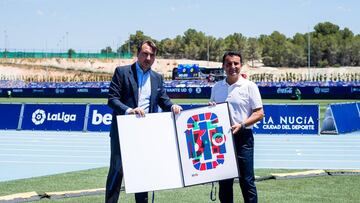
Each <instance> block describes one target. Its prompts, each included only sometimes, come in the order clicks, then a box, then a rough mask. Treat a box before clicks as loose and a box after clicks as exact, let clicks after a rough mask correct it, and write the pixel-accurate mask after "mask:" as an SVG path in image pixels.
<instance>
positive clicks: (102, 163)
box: [0, 161, 108, 166]
mask: <svg viewBox="0 0 360 203" xmlns="http://www.w3.org/2000/svg"><path fill="white" fill-rule="evenodd" d="M0 163H11V164H56V165H59V164H64V165H104V164H105V165H104V166H106V165H108V163H104V162H60V161H59V162H55V161H0Z"/></svg>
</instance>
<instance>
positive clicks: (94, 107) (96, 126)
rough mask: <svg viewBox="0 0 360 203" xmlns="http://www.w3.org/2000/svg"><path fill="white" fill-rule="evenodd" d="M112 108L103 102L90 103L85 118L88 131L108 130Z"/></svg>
mask: <svg viewBox="0 0 360 203" xmlns="http://www.w3.org/2000/svg"><path fill="white" fill-rule="evenodd" d="M111 120H112V110H111V108H110V107H109V106H107V105H104V104H91V105H90V108H89V117H88V120H87V130H88V131H110V125H111Z"/></svg>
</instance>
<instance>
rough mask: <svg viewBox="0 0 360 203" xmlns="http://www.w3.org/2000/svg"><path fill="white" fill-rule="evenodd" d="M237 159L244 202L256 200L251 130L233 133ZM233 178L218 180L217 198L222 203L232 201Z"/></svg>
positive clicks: (231, 202)
mask: <svg viewBox="0 0 360 203" xmlns="http://www.w3.org/2000/svg"><path fill="white" fill-rule="evenodd" d="M234 142H235V148H236V154H237V161H238V170H239V183H240V188H241V192H242V195H243V198H244V202H245V203H248V202H249V203H250V202H251V203H254V202H255V203H256V202H257V191H256V186H255V175H254V136H253V133H252V130H250V129H245V130H242V131H241V132H239V133H237V134H235V135H234ZM233 183H234V179H233V178H232V179H227V180H221V181H219V199H220V202H222V203H233V202H234V194H233Z"/></svg>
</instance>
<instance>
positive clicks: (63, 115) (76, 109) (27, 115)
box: [21, 104, 86, 131]
mask: <svg viewBox="0 0 360 203" xmlns="http://www.w3.org/2000/svg"><path fill="white" fill-rule="evenodd" d="M85 110H86V105H85V104H26V105H25V110H24V117H23V121H22V127H21V129H23V130H64V131H82V130H83V128H84V120H85Z"/></svg>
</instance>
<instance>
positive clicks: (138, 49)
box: [137, 40, 157, 55]
mask: <svg viewBox="0 0 360 203" xmlns="http://www.w3.org/2000/svg"><path fill="white" fill-rule="evenodd" d="M144 44H147V45H149V46H150V47H151V48H152V49H153V50H154V53H155V55H156V52H157V47H156V44H155V43H154V42H153V41H151V40H144V41H142V42H140V43H139V44H138V47H137V54H139V53H140V51H141V47H142V46H143V45H144Z"/></svg>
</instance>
